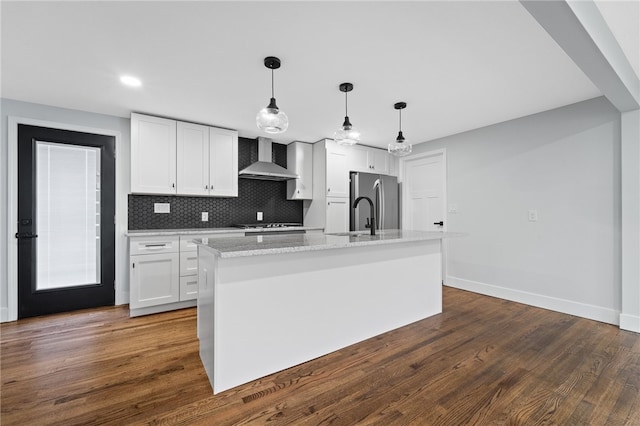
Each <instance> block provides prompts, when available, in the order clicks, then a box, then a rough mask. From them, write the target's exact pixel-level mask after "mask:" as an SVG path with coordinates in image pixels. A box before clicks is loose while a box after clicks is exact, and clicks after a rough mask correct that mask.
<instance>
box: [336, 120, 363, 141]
mask: <svg viewBox="0 0 640 426" xmlns="http://www.w3.org/2000/svg"><path fill="white" fill-rule="evenodd" d="M333 140H334V141H335V143H337V144H338V145H347V146H351V145H355V144H357V143H358V142H360V132H359V131H358V130H357V129H356V128H355V127H353V126H352V125H351V122H349V117H345V118H344V123H342V127H340V129H338V130H337V131H336V132H335V133H334V134H333Z"/></svg>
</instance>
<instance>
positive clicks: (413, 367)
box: [0, 287, 640, 426]
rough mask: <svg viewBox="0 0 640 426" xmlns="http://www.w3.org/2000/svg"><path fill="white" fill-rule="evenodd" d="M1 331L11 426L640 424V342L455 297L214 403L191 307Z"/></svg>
mask: <svg viewBox="0 0 640 426" xmlns="http://www.w3.org/2000/svg"><path fill="white" fill-rule="evenodd" d="M1 332H2V347H1V349H2V356H1V363H2V364H1V373H2V376H1V384H2V389H1V399H0V402H1V404H2V407H1V413H2V415H1V418H0V423H1V424H2V425H3V426H7V425H45V424H46V425H50V424H63V425H72V424H82V425H86V424H115V425H123V424H204V425H232V424H267V423H268V424H274V425H278V424H296V425H297V424H309V425H329V424H331V425H355V424H358V425H360V424H378V425H395V424H397V425H409V424H411V425H467V424H474V425H494V424H495V425H503V424H508V425H550V424H556V425H633V426H635V425H640V391H639V388H640V335H638V334H635V333H631V332H626V331H620V330H619V329H618V328H617V327H615V326H611V325H607V324H602V323H598V322H594V321H589V320H585V319H581V318H577V317H573V316H569V315H563V314H559V313H556V312H551V311H546V310H542V309H537V308H533V307H529V306H525V305H520V304H517V303H512V302H507V301H504V300H500V299H494V298H490V297H486V296H480V295H477V294H473V293H468V292H464V291H460V290H455V289H451V288H447V287H445V288H444V313H443V314H441V315H437V316H435V317H432V318H429V319H426V320H423V321H419V322H416V323H414V324H411V325H409V326H406V327H403V328H401V329H398V330H394V331H392V332H389V333H386V334H384V335H381V336H378V337H375V338H372V339H369V340H367V341H364V342H361V343H359V344H356V345H353V346H350V347H348V348H345V349H343V350H340V351H337V352H334V353H331V354H329V355H327V356H324V357H322V358H318V359H316V360H313V361H310V362H307V363H305V364H302V365H299V366H297V367H293V368H290V369H288V370H285V371H282V372H280V373H276V374H273V375H271V376H268V377H264V378H263V379H261V380H258V381H255V382H252V383H248V384H246V385H243V386H239V387H237V388H234V389H231V390H229V391H226V392H223V393H221V394H218V395H215V396H214V395H212V393H211V388H210V387H209V382H208V380H207V377H206V375H205V372H204V369H203V367H202V364H201V363H200V359H199V357H198V341H197V338H196V320H195V309H188V310H182V311H176V312H170V313H163V314H157V315H150V316H146V317H139V318H129V317H128V310H127V308H126V307H116V308H102V309H94V310H88V311H81V312H76V313H70V314H61V315H52V316H47V317H41V318H33V319H27V320H22V321H18V322H14V323H6V324H2V327H1ZM273 338H274V339H277V333H274V336H273ZM255 356H256V357H259V356H260V351H259V350H256V353H255Z"/></svg>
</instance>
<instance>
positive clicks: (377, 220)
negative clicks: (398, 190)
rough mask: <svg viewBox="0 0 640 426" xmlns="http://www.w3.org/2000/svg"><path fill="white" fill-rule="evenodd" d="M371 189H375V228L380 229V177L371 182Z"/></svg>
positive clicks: (382, 201) (381, 189)
mask: <svg viewBox="0 0 640 426" xmlns="http://www.w3.org/2000/svg"><path fill="white" fill-rule="evenodd" d="M373 189H374V190H375V191H376V208H375V211H376V221H375V224H376V229H382V225H381V224H382V223H384V217H383V216H384V213H383V208H384V191H383V187H382V179H376V181H375V182H374V183H373Z"/></svg>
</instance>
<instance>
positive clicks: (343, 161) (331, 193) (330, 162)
mask: <svg viewBox="0 0 640 426" xmlns="http://www.w3.org/2000/svg"><path fill="white" fill-rule="evenodd" d="M326 147H327V148H326V149H327V161H326V179H327V181H326V182H327V186H326V188H327V191H326V196H327V197H344V198H349V166H348V158H347V155H348V150H349V149H351V148H349V147H343V146H339V145H337V144H336V143H334V142H333V141H327V142H326Z"/></svg>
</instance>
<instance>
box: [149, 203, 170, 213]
mask: <svg viewBox="0 0 640 426" xmlns="http://www.w3.org/2000/svg"><path fill="white" fill-rule="evenodd" d="M153 212H154V213H171V204H169V203H153Z"/></svg>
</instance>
